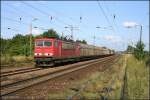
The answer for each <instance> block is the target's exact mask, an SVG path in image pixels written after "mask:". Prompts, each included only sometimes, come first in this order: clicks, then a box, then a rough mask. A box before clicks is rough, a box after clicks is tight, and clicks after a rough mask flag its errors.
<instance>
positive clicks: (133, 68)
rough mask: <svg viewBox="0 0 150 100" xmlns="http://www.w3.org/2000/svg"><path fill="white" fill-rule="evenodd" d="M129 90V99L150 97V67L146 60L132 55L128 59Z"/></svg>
mask: <svg viewBox="0 0 150 100" xmlns="http://www.w3.org/2000/svg"><path fill="white" fill-rule="evenodd" d="M127 91H128V98H129V99H148V95H149V69H148V67H146V64H145V61H138V60H136V59H135V58H134V56H132V55H130V56H129V57H128V59H127Z"/></svg>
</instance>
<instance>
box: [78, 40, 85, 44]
mask: <svg viewBox="0 0 150 100" xmlns="http://www.w3.org/2000/svg"><path fill="white" fill-rule="evenodd" d="M76 42H78V43H83V44H87V42H86V41H85V40H76Z"/></svg>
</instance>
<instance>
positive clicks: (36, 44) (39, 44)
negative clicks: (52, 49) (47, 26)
mask: <svg viewBox="0 0 150 100" xmlns="http://www.w3.org/2000/svg"><path fill="white" fill-rule="evenodd" d="M35 46H43V41H36V43H35Z"/></svg>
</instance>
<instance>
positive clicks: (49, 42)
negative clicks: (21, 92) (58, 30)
mask: <svg viewBox="0 0 150 100" xmlns="http://www.w3.org/2000/svg"><path fill="white" fill-rule="evenodd" d="M79 55H80V51H79V44H78V43H75V42H66V41H62V40H59V39H55V38H41V39H35V49H34V58H35V62H36V64H37V65H39V66H50V65H53V64H54V62H57V61H60V60H62V59H63V61H64V60H67V59H71V58H76V57H78V56H79Z"/></svg>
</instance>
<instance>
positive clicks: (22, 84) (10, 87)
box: [1, 55, 116, 97]
mask: <svg viewBox="0 0 150 100" xmlns="http://www.w3.org/2000/svg"><path fill="white" fill-rule="evenodd" d="M115 57H116V55H115V56H110V57H105V58H101V59H96V60H91V61H86V62H85V63H81V64H72V65H71V66H70V65H69V66H68V67H65V68H63V69H61V70H57V71H54V72H51V73H46V74H43V75H38V76H36V77H32V78H29V79H25V80H21V81H18V82H14V83H11V84H3V85H2V86H1V96H2V97H4V96H7V95H9V94H12V93H15V92H17V91H19V90H22V89H25V88H27V87H30V86H33V85H36V84H39V83H42V82H45V81H48V80H50V79H53V78H56V77H59V76H63V75H65V74H68V73H71V72H74V71H77V70H80V69H83V68H86V67H88V66H90V65H93V64H97V63H100V62H105V63H107V62H108V61H111V60H112V59H114V58H115Z"/></svg>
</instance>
